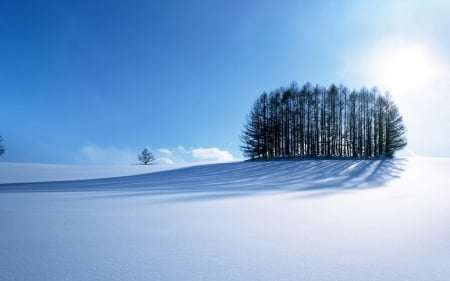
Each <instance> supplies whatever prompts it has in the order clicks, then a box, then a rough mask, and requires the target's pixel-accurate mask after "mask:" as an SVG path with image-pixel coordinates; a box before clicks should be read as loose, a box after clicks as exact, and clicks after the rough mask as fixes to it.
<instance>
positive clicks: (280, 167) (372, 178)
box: [0, 159, 407, 201]
mask: <svg viewBox="0 0 450 281" xmlns="http://www.w3.org/2000/svg"><path fill="white" fill-rule="evenodd" d="M406 161H407V159H317V160H298V159H297V160H285V161H255V162H236V163H224V164H214V165H204V166H195V167H188V168H183V169H178V170H169V171H163V172H156V173H150V174H143V175H136V176H126V177H117V178H108V179H94V180H79V181H59V182H40V183H16V184H1V185H0V193H18V192H80V191H81V192H90V191H103V192H102V193H101V195H99V196H102V197H123V196H149V195H152V196H159V195H176V197H174V198H172V197H171V198H172V199H173V200H175V201H180V200H181V201H186V200H187V201H190V200H211V199H221V198H229V197H238V196H248V195H255V194H258V193H261V192H264V191H266V192H301V191H311V190H315V191H326V193H327V194H330V193H336V192H339V191H342V190H349V189H365V188H375V187H382V186H384V185H385V184H386V183H387V182H388V181H390V180H392V179H395V178H397V177H399V176H400V175H401V174H402V172H403V170H404V167H405V164H406ZM107 191H111V193H105V192H107ZM112 191H116V192H112ZM172 199H171V200H172Z"/></svg>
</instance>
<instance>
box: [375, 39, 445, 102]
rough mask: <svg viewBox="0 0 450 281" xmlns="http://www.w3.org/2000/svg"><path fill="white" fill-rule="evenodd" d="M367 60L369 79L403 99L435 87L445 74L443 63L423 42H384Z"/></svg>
mask: <svg viewBox="0 0 450 281" xmlns="http://www.w3.org/2000/svg"><path fill="white" fill-rule="evenodd" d="M367 59H368V61H367V62H368V65H367V67H368V68H369V71H368V74H369V75H368V79H370V80H371V81H373V83H375V85H377V86H378V87H380V88H382V89H383V90H389V91H390V92H392V93H393V94H394V95H395V96H401V97H402V98H412V97H414V96H415V95H417V94H419V93H421V92H422V93H423V91H425V90H426V89H427V88H430V87H434V86H435V84H436V83H437V82H438V81H439V80H440V79H441V78H442V77H441V76H442V73H444V72H445V71H444V70H443V66H442V62H441V61H440V60H438V59H437V58H436V55H435V54H434V53H433V52H432V51H431V49H430V48H429V47H428V46H427V45H426V44H424V43H395V42H387V43H383V44H380V45H379V46H376V48H374V49H373V50H372V51H371V52H370V54H369V56H368V58H367Z"/></svg>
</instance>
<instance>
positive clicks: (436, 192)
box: [0, 158, 450, 281]
mask: <svg viewBox="0 0 450 281" xmlns="http://www.w3.org/2000/svg"><path fill="white" fill-rule="evenodd" d="M449 171H450V159H437V158H435V159H433V158H410V159H386V160H303V161H288V160H286V161H271V162H237V163H224V164H214V165H204V166H195V167H186V168H181V169H176V170H169V171H160V172H153V173H148V174H141V175H132V176H124V177H115V178H104V179H90V180H81V181H60V182H40V183H11V184H1V185H0V225H1V232H0V272H1V274H0V280H436V281H440V280H443V281H444V280H449V279H450V240H449V239H448V237H450V205H449V204H448V202H449V200H450V175H449V174H448V172H449Z"/></svg>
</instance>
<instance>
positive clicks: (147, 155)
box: [138, 148, 155, 165]
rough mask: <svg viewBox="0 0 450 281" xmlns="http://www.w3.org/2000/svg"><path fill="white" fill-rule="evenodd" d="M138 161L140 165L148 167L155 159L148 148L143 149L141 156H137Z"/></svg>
mask: <svg viewBox="0 0 450 281" xmlns="http://www.w3.org/2000/svg"><path fill="white" fill-rule="evenodd" d="M138 160H139V161H140V162H141V164H142V165H149V164H151V162H153V161H155V157H154V156H153V154H152V153H151V152H150V151H149V150H148V148H144V150H142V152H141V154H139V155H138Z"/></svg>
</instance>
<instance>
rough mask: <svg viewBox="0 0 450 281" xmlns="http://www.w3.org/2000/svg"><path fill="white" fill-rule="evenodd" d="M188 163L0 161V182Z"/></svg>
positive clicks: (157, 168) (101, 174) (74, 177)
mask: <svg viewBox="0 0 450 281" xmlns="http://www.w3.org/2000/svg"><path fill="white" fill-rule="evenodd" d="M188 166H192V164H189V163H181V164H164V163H158V164H153V165H115V166H109V165H103V166H102V165H91V166H83V165H54V164H36V163H11V162H0V183H19V182H48V181H69V180H82V179H96V178H110V177H121V176H129V175H137V174H145V173H151V172H159V171H164V170H172V169H177V168H181V167H188Z"/></svg>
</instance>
